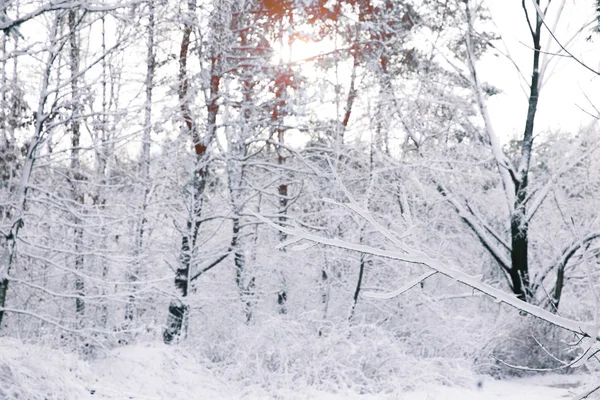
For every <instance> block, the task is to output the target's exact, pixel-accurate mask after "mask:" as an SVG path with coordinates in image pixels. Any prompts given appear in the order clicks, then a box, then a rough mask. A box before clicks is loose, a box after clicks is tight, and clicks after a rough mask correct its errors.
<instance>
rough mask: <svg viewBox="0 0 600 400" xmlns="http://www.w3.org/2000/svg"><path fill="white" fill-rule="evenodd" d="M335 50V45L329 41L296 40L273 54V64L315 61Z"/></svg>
mask: <svg viewBox="0 0 600 400" xmlns="http://www.w3.org/2000/svg"><path fill="white" fill-rule="evenodd" d="M333 50H335V43H334V42H333V41H331V40H329V39H322V40H319V41H314V40H311V39H309V38H295V39H293V40H292V41H291V43H290V44H286V45H283V46H280V47H279V50H277V51H275V53H274V54H273V59H272V61H273V63H288V62H292V63H302V62H311V61H314V60H315V59H316V58H317V57H319V56H321V55H324V54H327V53H329V52H332V51H333Z"/></svg>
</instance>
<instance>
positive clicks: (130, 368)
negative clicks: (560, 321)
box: [0, 339, 600, 400]
mask: <svg viewBox="0 0 600 400" xmlns="http://www.w3.org/2000/svg"><path fill="white" fill-rule="evenodd" d="M592 380H593V379H592V377H590V376H585V375H570V376H565V375H544V376H538V377H529V378H523V379H514V380H505V381H496V380H493V379H492V378H489V377H482V378H481V380H480V381H479V384H477V385H475V386H474V387H448V386H433V385H428V386H427V387H423V388H420V389H418V390H414V391H409V392H402V393H386V394H364V395H359V394H355V393H348V392H340V393H326V392H322V391H318V390H315V389H312V388H305V389H303V390H298V389H296V390H289V389H283V388H282V389H269V390H266V389H262V388H260V387H256V386H247V387H244V386H243V385H241V384H239V383H236V384H232V383H227V382H225V381H224V380H223V379H222V378H221V377H219V376H216V374H215V373H214V372H213V371H211V370H209V369H206V368H205V367H203V366H200V365H198V364H197V363H195V362H194V361H193V360H192V358H191V357H188V356H187V355H186V354H185V351H184V350H183V349H181V348H177V347H167V346H162V345H157V344H152V345H135V346H127V347H124V348H121V349H118V350H115V351H113V352H112V353H111V354H110V355H109V356H107V357H102V358H99V359H98V360H96V361H93V362H90V363H88V362H85V361H82V360H81V359H79V358H78V357H76V356H74V355H72V354H64V353H62V352H59V351H56V350H51V349H49V348H45V347H41V346H30V345H24V344H22V343H20V342H18V341H16V340H12V339H0V399H1V400H4V399H7V400H9V399H26V400H38V399H40V400H42V399H48V400H50V399H56V400H59V399H60V400H65V399H66V400H70V399H73V400H85V399H115V400H116V399H119V400H121V399H139V400H142V399H145V400H149V399H169V400H176V399H186V400H187V399H194V400H203V399H206V400H217V399H223V400H242V399H249V400H263V399H264V400H267V399H279V400H308V399H323V400H347V399H348V400H396V399H402V400H404V399H405V400H454V399H456V400H502V399H506V400H508V399H510V400H559V399H570V398H573V396H575V395H576V394H577V393H579V392H581V391H582V390H583V389H584V388H585V386H586V385H588V384H590V383H592V382H591V381H592ZM589 398H590V399H593V398H600V397H593V396H590V397H589Z"/></svg>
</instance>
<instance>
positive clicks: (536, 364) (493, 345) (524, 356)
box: [476, 311, 577, 377]
mask: <svg viewBox="0 0 600 400" xmlns="http://www.w3.org/2000/svg"><path fill="white" fill-rule="evenodd" d="M495 328H496V329H495V332H494V335H493V336H492V335H490V337H489V340H488V341H487V343H486V344H485V345H484V346H483V347H482V349H481V353H480V357H479V359H478V361H480V363H478V365H477V368H476V370H477V371H478V372H481V373H486V374H491V375H493V376H496V377H504V376H522V375H525V374H527V372H528V370H533V369H557V368H558V367H561V363H560V362H559V361H558V360H561V361H562V362H570V361H572V360H573V359H574V357H575V355H576V354H577V349H576V347H574V346H573V344H572V342H573V341H574V336H573V334H571V333H569V332H566V331H565V330H564V329H561V328H558V327H556V326H553V325H551V324H549V323H547V322H544V321H540V320H539V319H536V318H533V317H531V316H522V315H519V314H518V313H517V312H515V311H512V312H511V313H506V314H505V315H504V316H503V317H502V318H500V319H499V321H497V323H496V324H495ZM484 360H486V361H485V362H484ZM507 364H508V365H507ZM514 367H518V368H514ZM531 372H533V371H531ZM556 372H565V373H569V372H572V369H570V368H562V369H557V370H556Z"/></svg>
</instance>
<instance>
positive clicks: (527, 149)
mask: <svg viewBox="0 0 600 400" xmlns="http://www.w3.org/2000/svg"><path fill="white" fill-rule="evenodd" d="M536 1H537V3H538V4H539V0H536ZM535 15H536V20H535V27H531V25H530V29H531V36H532V39H533V68H532V73H531V83H530V93H529V105H528V108H527V120H526V121H525V131H524V132H523V143H522V144H521V161H520V164H519V168H518V170H517V174H518V176H517V181H516V182H515V206H514V210H513V215H512V216H511V221H510V234H511V244H512V248H511V254H510V255H511V261H512V268H511V271H510V277H511V281H512V286H513V292H514V293H515V294H516V295H517V297H519V298H520V299H521V300H523V301H528V300H529V299H531V297H532V293H531V285H530V279H529V262H528V257H529V255H528V249H529V239H528V234H529V222H528V221H527V205H526V200H527V195H528V185H529V164H530V160H531V152H532V148H533V126H534V122H535V114H536V111H537V104H538V98H539V91H540V83H541V82H539V78H540V75H539V66H540V51H541V45H540V34H541V27H542V20H541V18H540V16H539V15H538V14H537V13H536V14H535ZM527 22H528V23H529V24H530V23H531V22H530V21H529V17H527Z"/></svg>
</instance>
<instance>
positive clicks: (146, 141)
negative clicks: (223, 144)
mask: <svg viewBox="0 0 600 400" xmlns="http://www.w3.org/2000/svg"><path fill="white" fill-rule="evenodd" d="M154 13H155V9H154V0H148V27H147V35H148V36H147V51H146V82H145V86H146V103H145V105H144V131H143V135H142V151H141V156H140V178H141V181H142V191H143V193H142V206H141V210H140V216H139V221H138V226H137V233H136V243H135V261H134V265H133V266H132V267H130V268H131V269H130V270H129V271H128V273H127V280H128V282H130V283H131V284H132V287H131V288H130V291H131V293H130V295H129V296H128V298H127V304H126V307H125V321H126V322H127V323H128V324H129V323H131V322H133V320H134V318H135V316H136V305H135V300H136V299H135V290H136V288H135V282H137V281H138V279H139V274H140V265H141V260H140V257H141V256H142V254H143V252H144V250H143V248H144V234H145V230H146V223H147V217H146V212H147V208H148V201H149V196H150V189H151V186H150V184H151V183H150V147H151V134H152V90H153V87H154V71H155V68H156V63H155V57H154V17H155V15H154Z"/></svg>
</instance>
